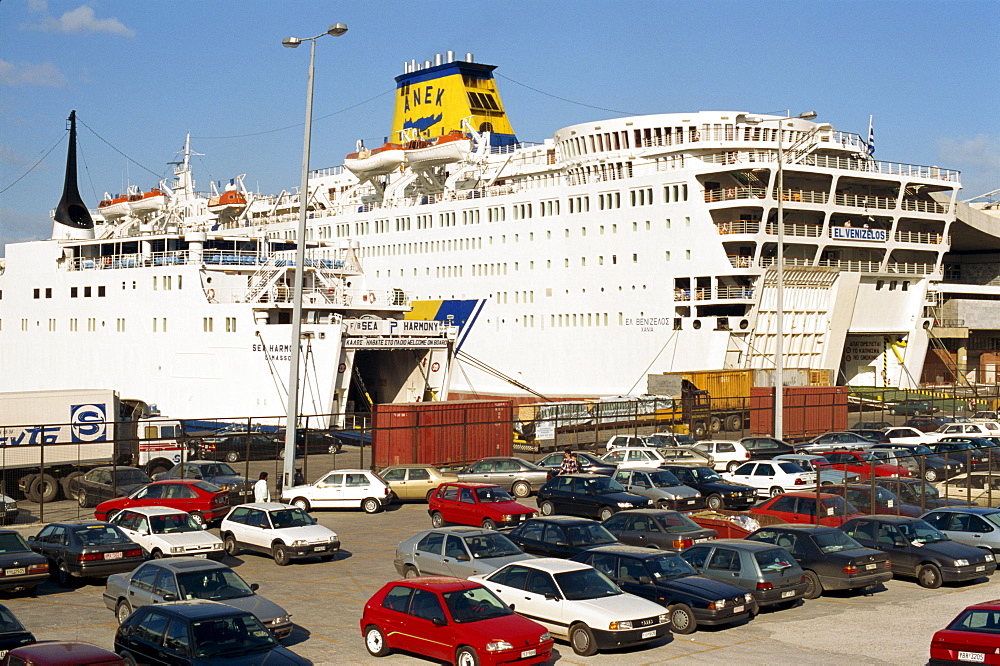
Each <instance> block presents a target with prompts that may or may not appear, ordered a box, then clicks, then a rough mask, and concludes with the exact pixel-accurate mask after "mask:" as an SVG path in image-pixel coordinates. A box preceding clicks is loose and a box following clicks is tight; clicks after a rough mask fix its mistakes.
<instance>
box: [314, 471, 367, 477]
mask: <svg viewBox="0 0 1000 666" xmlns="http://www.w3.org/2000/svg"><path fill="white" fill-rule="evenodd" d="M334 473H336V474H348V473H350V474H368V473H371V470H370V469H331V470H330V471H329V472H323V474H321V475H320V478H322V477H324V476H328V475H330V474H334Z"/></svg>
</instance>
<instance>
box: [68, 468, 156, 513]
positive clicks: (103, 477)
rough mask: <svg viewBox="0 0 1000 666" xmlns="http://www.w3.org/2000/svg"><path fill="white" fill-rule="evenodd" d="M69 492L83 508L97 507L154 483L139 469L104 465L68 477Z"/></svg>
mask: <svg viewBox="0 0 1000 666" xmlns="http://www.w3.org/2000/svg"><path fill="white" fill-rule="evenodd" d="M67 478H68V483H67V486H68V488H69V492H68V493H67V495H69V496H70V497H75V498H76V501H77V504H79V505H80V506H81V507H82V508H86V507H88V506H97V505H98V504H100V503H101V502H106V501H107V500H109V499H114V498H116V497H125V496H126V495H128V494H130V493H131V492H132V491H133V490H138V489H139V488H141V487H143V486H145V485H148V484H150V483H152V482H153V480H152V479H151V478H149V475H148V474H146V473H145V472H144V471H142V470H141V469H139V468H138V467H118V466H111V465H104V466H101V467H95V468H94V469H92V470H90V471H88V472H87V473H85V474H82V475H79V476H74V477H67Z"/></svg>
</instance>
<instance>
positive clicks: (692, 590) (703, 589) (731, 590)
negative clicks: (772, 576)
mask: <svg viewBox="0 0 1000 666" xmlns="http://www.w3.org/2000/svg"><path fill="white" fill-rule="evenodd" d="M656 586H657V587H661V588H664V589H667V590H676V591H678V592H683V593H685V594H690V595H691V596H692V597H696V598H698V599H704V600H706V601H715V600H717V599H731V598H733V597H742V596H743V595H744V594H746V590H744V589H743V588H740V587H736V586H735V585H730V584H729V583H724V582H722V581H721V580H713V579H711V578H706V577H704V576H682V577H680V578H674V579H672V580H666V581H661V582H658V583H657V584H656Z"/></svg>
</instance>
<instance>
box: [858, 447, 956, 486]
mask: <svg viewBox="0 0 1000 666" xmlns="http://www.w3.org/2000/svg"><path fill="white" fill-rule="evenodd" d="M884 449H885V450H889V451H896V452H898V453H901V454H903V455H905V456H907V457H908V458H909V459H910V460H912V461H914V464H913V465H911V466H908V467H907V469H909V470H910V473H911V474H913V476H919V477H921V478H923V479H924V481H928V482H930V483H934V482H935V481H939V480H941V479H946V478H948V477H949V476H954V475H955V474H959V473H961V471H962V463H961V462H960V461H958V460H945V459H944V458H943V457H942V456H939V455H937V454H936V453H934V451H933V450H932V449H931V448H930V447H928V446H927V445H926V444H901V443H899V442H890V443H888V444H876V445H875V446H873V447H872V448H870V449H869V451H871V452H872V453H873V454H875V455H876V456H878V455H879V453H878V452H879V451H881V450H884Z"/></svg>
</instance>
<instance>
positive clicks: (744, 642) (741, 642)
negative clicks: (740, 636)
mask: <svg viewBox="0 0 1000 666" xmlns="http://www.w3.org/2000/svg"><path fill="white" fill-rule="evenodd" d="M762 640H764V639H762V638H751V639H749V640H745V641H740V642H738V643H730V644H729V645H714V646H712V647H710V648H708V649H707V650H695V651H694V652H688V653H687V654H679V655H676V656H674V657H666V658H665V659H658V660H657V662H658V661H673V660H675V659H685V658H687V657H690V656H691V655H694V654H702V653H704V652H712V651H713V650H723V649H725V648H732V647H736V646H737V645H746V644H747V643H757V642H760V641H762ZM691 642H692V643H693V642H694V641H691ZM699 645H703V643H699ZM653 663H656V662H653Z"/></svg>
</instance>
